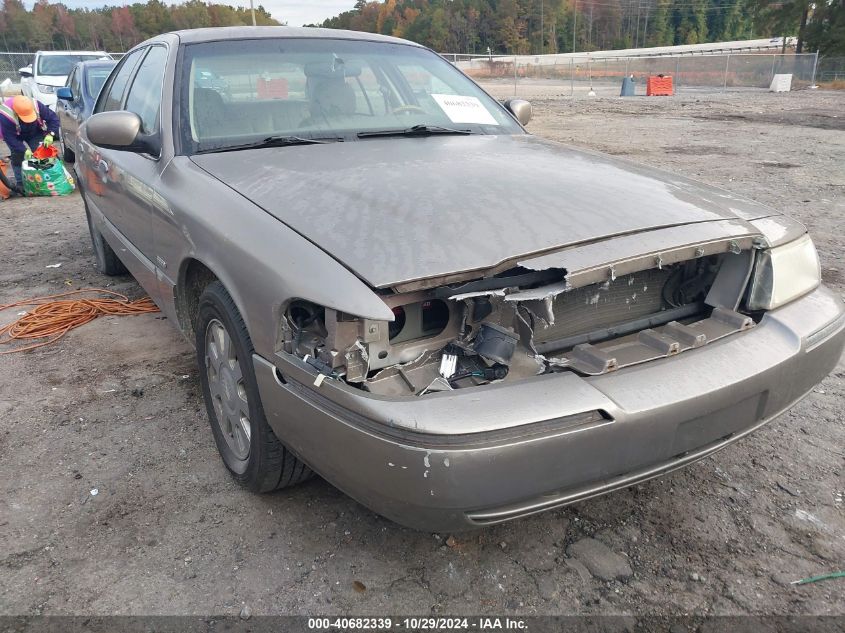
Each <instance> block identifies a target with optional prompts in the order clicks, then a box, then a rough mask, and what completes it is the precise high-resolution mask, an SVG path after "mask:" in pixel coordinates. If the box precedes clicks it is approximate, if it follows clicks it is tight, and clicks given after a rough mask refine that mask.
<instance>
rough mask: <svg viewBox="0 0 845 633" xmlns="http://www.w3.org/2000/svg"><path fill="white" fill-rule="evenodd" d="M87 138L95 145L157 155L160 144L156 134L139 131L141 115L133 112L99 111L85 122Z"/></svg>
mask: <svg viewBox="0 0 845 633" xmlns="http://www.w3.org/2000/svg"><path fill="white" fill-rule="evenodd" d="M85 129H86V134H87V136H88V140H89V141H91V143H93V144H94V145H96V146H97V147H102V148H104V149H116V150H122V151H124V152H134V153H136V154H151V155H153V156H158V155H159V153H160V150H161V144H160V141H159V138H158V135H157V134H144V133H143V132H142V131H141V117H139V116H138V115H137V114H135V113H134V112H127V111H125V110H116V111H114V112H100V113H99V114H95V115H94V116H92V117H91V118H90V119H88V121H86V122H85Z"/></svg>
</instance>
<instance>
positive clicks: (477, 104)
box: [431, 94, 499, 125]
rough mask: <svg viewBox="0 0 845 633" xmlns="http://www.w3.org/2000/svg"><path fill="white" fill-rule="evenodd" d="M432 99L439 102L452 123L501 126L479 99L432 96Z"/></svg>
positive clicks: (457, 96)
mask: <svg viewBox="0 0 845 633" xmlns="http://www.w3.org/2000/svg"><path fill="white" fill-rule="evenodd" d="M431 98H432V99H434V100H435V101H436V102H437V105H439V106H440V108H441V109H442V110H443V112H445V113H446V116H447V117H449V119H450V120H451V121H452V123H479V124H481V125H499V124H498V123H496V119H494V118H493V115H492V114H490V111H489V110H487V108H485V107H484V104H483V103H481V101H480V100H479V99H478V97H462V96H460V95H436V94H432V95H431Z"/></svg>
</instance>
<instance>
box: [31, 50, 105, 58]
mask: <svg viewBox="0 0 845 633" xmlns="http://www.w3.org/2000/svg"><path fill="white" fill-rule="evenodd" d="M35 54H36V55H102V56H103V57H106V56H107V55H108V53H107V52H105V51H37V52H36V53H35Z"/></svg>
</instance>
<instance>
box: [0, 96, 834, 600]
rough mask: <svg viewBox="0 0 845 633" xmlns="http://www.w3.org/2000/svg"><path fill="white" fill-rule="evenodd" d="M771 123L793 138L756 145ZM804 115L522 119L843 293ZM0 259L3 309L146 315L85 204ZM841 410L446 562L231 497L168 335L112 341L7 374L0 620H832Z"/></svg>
mask: <svg viewBox="0 0 845 633" xmlns="http://www.w3.org/2000/svg"><path fill="white" fill-rule="evenodd" d="M783 109H787V110H788V111H789V112H788V114H784V115H781V114H778V115H777V116H779V117H781V118H782V119H784V120H785V118H789V119H790V120H792V121H795V123H794V124H789V125H786V124H782V123H775V124H773V123H772V122H771V121H768V120H767V119H766V117H767V116H771V115H767V114H766V113H769V112H772V111H777V112H780V111H781V110H783ZM802 110H805V111H806V112H810V113H812V114H809V115H806V116H808V117H811V118H810V121H811V122H812V121H813V120H816V119H818V120H822V119H823V120H825V121H827V120H832V119H833V117H834V115H837V116H838V114H841V113H843V112H845V93H822V92H809V91H808V92H804V93H800V94H799V93H793V94H789V95H769V94H750V95H740V96H734V95H719V96H714V97H711V98H705V97H701V96H682V97H681V98H673V99H645V98H642V99H632V100H628V99H598V100H587V99H583V100H569V99H557V98H555V99H549V100H545V101H543V100H541V101H538V102H536V103H535V111H536V119H535V121H534V122H533V123H532V124H531V126H530V129H531V130H532V131H533V132H535V133H537V134H539V135H542V136H546V137H549V138H553V139H556V140H559V141H563V142H566V143H569V144H573V145H581V146H585V147H590V148H594V149H599V150H604V151H611V152H613V153H616V154H626V155H629V156H631V157H635V158H636V160H638V161H642V162H645V163H649V164H652V165H655V166H658V167H664V168H668V169H672V170H675V171H679V172H682V173H684V174H685V175H688V176H692V177H695V178H699V179H702V180H705V181H707V182H710V183H712V184H715V185H720V186H724V187H726V188H728V189H731V190H733V191H736V192H737V193H740V194H744V195H747V196H750V197H752V198H756V199H759V200H761V201H763V202H766V203H768V204H771V205H773V206H775V207H778V208H781V209H783V210H785V211H787V212H789V213H791V214H793V215H795V216H796V217H798V218H799V219H801V220H802V221H803V222H805V223H806V224H807V225H808V226H809V228H810V230H811V231H812V233H813V235H814V238H815V240H816V243H817V244H818V246H819V250H820V253H821V259H822V270H823V276H824V279H825V281H826V282H827V283H828V284H830V285H831V286H832V287H833V288H835V289H836V290H837V291H839V292H843V291H845V282H843V276H842V273H841V271H843V270H845V261H843V258H845V235H843V231H844V230H845V221H843V218H845V190H843V188H842V184H843V181H842V165H843V164H845V135H843V134H842V132H841V131H838V130H840V129H841V128H837V127H832V126H829V127H822V126H817V125H807V124H806V123H807V122H806V121H803V122H802ZM754 112H762V113H763V115H754V116H751V115H750V114H749V113H754ZM769 162H776V163H783V164H791V165H796V167H790V168H768V166H764V163H769ZM798 166H800V167H798ZM561 195H566V192H565V191H562V192H561ZM644 212H647V210H644ZM0 241H1V242H2V249H0V253H2V262H3V265H2V267H0V302H6V301H11V300H14V299H19V298H22V297H26V296H32V295H42V294H49V293H54V292H58V291H61V290H64V289H73V288H80V287H87V286H108V287H110V288H111V289H113V290H118V291H120V292H124V293H127V294H129V295H130V296H132V297H137V296H139V295H140V294H141V291H140V289H139V288H138V287H137V285H136V284H135V282H134V281H133V280H132V279H131V278H129V277H125V278H118V279H108V278H106V277H103V276H101V275H99V274H97V273H96V272H95V271H94V269H93V266H92V264H91V261H92V253H91V248H90V243H89V239H88V235H87V229H86V227H85V220H84V212H83V209H82V205H81V203H80V200H79V198H78V196H72V197H69V198H62V199H44V200H12V201H8V202H3V203H0ZM56 263H61V264H62V265H61V267H59V268H47V266H48V265H51V264H56ZM10 316H12V315H9V314H8V313H3V314H1V315H0V322H6V320H7V319H9V318H10ZM843 406H845V366H843V364H842V363H840V365H839V366H838V367H837V369H836V371H835V372H834V374H833V375H831V376H830V377H828V378H827V379H826V380H825V381H824V382H823V383H822V384H821V385H820V386H819V387H818V388H817V389H816V390H815V391H814V392H813V393H811V394H810V395H809V396H808V398H807V399H806V400H804V401H803V402H802V403H800V404H799V405H798V406H796V407H795V408H794V409H793V410H792V411H790V412H789V413H787V414H786V415H784V416H783V417H781V418H780V419H778V420H777V421H775V422H773V423H771V424H770V425H768V426H767V427H765V428H763V429H762V430H760V431H759V432H757V433H756V434H754V435H752V436H751V437H750V438H748V439H746V440H744V441H742V442H741V443H739V444H738V445H734V446H732V447H730V448H728V449H726V450H724V451H722V452H720V453H718V454H717V455H715V456H713V457H711V458H709V459H707V460H705V461H702V462H699V463H697V464H695V465H693V466H691V467H690V468H687V469H686V470H683V471H680V472H677V473H674V474H672V475H670V476H667V477H663V478H661V479H658V480H654V481H650V482H647V483H644V484H642V485H639V486H635V487H633V488H629V489H626V490H622V491H619V492H616V493H613V494H611V495H607V496H604V497H601V498H598V499H594V500H591V501H586V502H583V503H579V504H577V505H575V506H572V507H570V508H568V509H564V510H558V511H553V512H550V513H546V514H542V515H539V516H537V517H533V518H529V519H526V520H521V521H518V522H515V523H511V524H508V525H502V526H498V527H493V528H489V529H485V530H481V531H479V532H477V533H472V534H461V535H456V536H455V537H453V538H452V539H449V538H448V537H449V535H446V534H428V533H418V532H413V531H411V530H407V529H404V528H401V527H398V526H396V525H394V524H393V523H390V522H389V521H387V520H384V519H381V518H380V517H377V516H375V515H374V514H372V513H371V512H369V511H368V510H366V509H364V508H363V507H361V506H360V505H358V504H357V503H355V502H354V501H352V500H350V499H349V498H348V497H346V496H345V495H343V494H342V493H340V492H338V491H337V490H335V489H334V488H332V487H331V486H329V485H328V484H326V483H325V482H323V481H321V480H319V479H317V480H314V481H312V482H310V483H308V484H306V485H303V486H300V487H297V488H295V489H292V490H290V491H287V492H280V493H277V494H271V495H262V496H256V495H252V494H250V493H247V492H245V491H244V490H242V489H240V488H239V487H238V486H236V485H235V484H234V483H232V480H231V478H230V477H229V475H228V473H227V472H226V470H225V468H224V467H223V465H222V463H221V462H220V460H219V459H218V457H217V454H216V449H215V447H214V442H213V440H212V437H211V433H210V430H209V428H208V422H207V420H206V417H205V413H204V407H203V403H202V398H201V395H200V391H199V383H198V381H197V370H196V365H195V360H194V354H193V351H192V350H191V348H190V347H189V345H188V344H187V343H186V342H185V341H184V340H183V339H181V338H180V336H179V335H178V334H177V333H176V330H175V328H173V327H172V325H171V324H169V323H168V322H167V321H166V319H164V318H163V317H162V316H161V315H144V316H139V317H123V318H103V319H99V320H97V321H96V322H94V323H92V324H89V325H87V326H85V327H83V328H81V329H79V330H76V331H74V332H72V333H71V334H70V335H68V336H67V337H66V339H64V340H63V341H62V342H61V343H59V344H57V345H55V346H53V347H49V348H44V349H41V350H37V351H35V352H33V353H27V354H23V355H19V356H11V357H3V358H2V360H0V454H2V455H3V459H2V460H0V613H2V614H20V613H25V614H37V613H52V614H56V613H61V614H110V613H118V614H209V613H225V614H230V615H237V614H238V613H240V612H241V610H242V609H243V608H244V605H247V606H248V607H249V610H250V611H251V613H253V614H255V615H261V614H315V613H366V614H377V613H420V614H426V613H432V612H434V613H472V614H479V613H499V614H501V613H514V614H516V613H519V614H572V613H590V614H607V613H613V614H619V613H634V614H636V613H651V614H685V613H694V614H747V613H753V614H759V613H779V614H790V615H797V614H843V613H845V592H843V591H842V587H843V585H842V581H841V580H833V581H827V582H821V583H817V584H811V585H805V586H794V585H790V584H789V583H790V581H791V580H795V579H798V578H802V577H805V576H810V575H814V574H818V573H823V572H829V571H834V570H836V569H840V568H841V566H842V561H843V560H845V539H843V534H845V505H843V501H842V498H843V493H844V492H845V490H844V489H845V485H843V467H845V466H844V465H843V464H845V452H844V451H843V448H842V447H843V446H845V427H844V426H843V425H842V422H841V415H842V410H843ZM93 490H96V491H97V494H96V495H94V494H93V493H92V491H93ZM587 539H589V540H587ZM578 543H581V545H577V544H578ZM361 587H364V589H363V590H361Z"/></svg>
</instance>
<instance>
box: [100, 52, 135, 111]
mask: <svg viewBox="0 0 845 633" xmlns="http://www.w3.org/2000/svg"><path fill="white" fill-rule="evenodd" d="M146 52H147V49H146V48H139V49H138V50H137V51H132V52H131V53H129V55H127V56H126V57H124V58H123V59H122V60H121V61H120V67H119V68H118V69H117V72H116V73H115V74H114V75H113V76H112V78H111V81H109V83H108V85H107V86H106V88H105V89H104V90H103V93H102V94H101V95H100V98H99V99H98V100H97V107H96V108H95V110H94V111H95V112H110V111H112V110H120V109H122V106H123V93H124V92H125V91H126V84H128V83H129V79H130V77H132V73H133V71H134V70H135V67H136V66H137V65H138V62H139V61H140V60H141V58H142V57H143V56H144V53H146Z"/></svg>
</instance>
